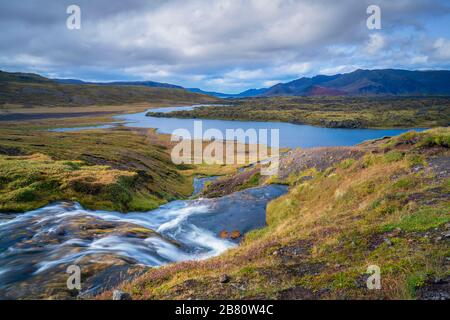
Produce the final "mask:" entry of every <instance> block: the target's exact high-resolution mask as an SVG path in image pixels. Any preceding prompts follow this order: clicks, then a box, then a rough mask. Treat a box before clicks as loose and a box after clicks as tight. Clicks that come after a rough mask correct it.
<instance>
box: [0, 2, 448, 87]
mask: <svg viewBox="0 0 450 320" xmlns="http://www.w3.org/2000/svg"><path fill="white" fill-rule="evenodd" d="M69 5H78V6H79V7H80V9H81V29H68V28H67V24H66V21H67V19H68V18H69V14H67V12H66V11H67V7H68V6H69ZM369 5H377V6H379V8H380V10H381V29H379V30H370V29H369V28H368V27H367V24H366V21H367V19H368V18H369V14H367V8H368V6H369ZM449 26H450V1H448V0H442V1H441V0H396V1H392V0H378V1H376V0H367V1H366V0H339V1H336V0H333V1H331V0H330V1H329V0H326V1H325V0H127V1H119V0H70V1H66V0H21V1H0V30H2V31H1V33H0V70H4V71H20V72H34V73H39V74H42V75H44V76H48V77H51V78H75V79H82V80H86V81H117V80H127V81H128V80H129V81H131V80H153V81H159V82H167V83H172V84H177V85H181V86H184V87H188V88H201V89H203V90H210V91H218V92H225V93H237V92H241V91H244V90H246V89H250V88H261V87H268V86H271V85H274V84H276V83H279V82H286V81H290V80H294V79H297V78H300V77H303V76H314V75H317V74H336V73H345V72H351V71H353V70H356V69H359V68H362V69H380V68H397V69H409V70H424V69H434V70H436V69H450V27H449Z"/></svg>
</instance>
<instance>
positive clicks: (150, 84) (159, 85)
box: [52, 79, 184, 89]
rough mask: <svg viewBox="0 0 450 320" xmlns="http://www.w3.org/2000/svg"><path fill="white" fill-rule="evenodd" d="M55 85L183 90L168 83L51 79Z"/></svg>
mask: <svg viewBox="0 0 450 320" xmlns="http://www.w3.org/2000/svg"><path fill="white" fill-rule="evenodd" d="M52 80H53V81H55V82H57V83H62V84H94V85H99V86H142V87H150V88H172V89H184V88H183V87H181V86H177V85H174V84H170V83H162V82H156V81H113V82H87V81H82V80H77V79H52Z"/></svg>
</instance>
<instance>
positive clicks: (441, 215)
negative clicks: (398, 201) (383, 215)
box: [384, 206, 450, 231]
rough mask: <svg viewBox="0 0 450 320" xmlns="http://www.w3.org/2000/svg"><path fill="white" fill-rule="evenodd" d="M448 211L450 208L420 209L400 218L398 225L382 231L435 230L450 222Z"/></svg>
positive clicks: (389, 225)
mask: <svg viewBox="0 0 450 320" xmlns="http://www.w3.org/2000/svg"><path fill="white" fill-rule="evenodd" d="M449 210H450V206H448V207H444V208H432V207H426V208H422V209H420V210H418V211H416V212H414V213H412V214H410V215H406V216H404V217H402V218H401V220H400V221H399V222H398V223H393V224H388V225H386V226H385V227H384V230H387V231H390V230H393V229H395V228H401V229H402V230H405V231H426V230H429V229H431V228H436V227H439V226H440V225H442V224H444V223H446V222H449V221H450V216H449V214H448V212H449Z"/></svg>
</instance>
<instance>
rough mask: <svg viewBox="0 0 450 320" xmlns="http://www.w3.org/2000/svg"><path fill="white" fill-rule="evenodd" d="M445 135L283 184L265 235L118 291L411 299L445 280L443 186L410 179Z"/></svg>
mask: <svg viewBox="0 0 450 320" xmlns="http://www.w3.org/2000/svg"><path fill="white" fill-rule="evenodd" d="M449 132H450V130H449V129H448V128H445V129H437V130H430V131H427V132H424V133H415V134H413V135H414V140H413V141H412V142H410V143H408V144H404V143H402V142H404V141H411V140H410V137H408V135H412V134H410V133H408V134H406V135H403V136H400V137H395V138H392V139H388V140H383V141H379V142H376V143H375V145H371V148H368V147H364V146H363V147H361V148H362V150H365V152H366V153H367V154H366V156H365V157H361V158H358V159H351V160H345V161H344V162H341V163H339V164H336V165H333V166H332V167H330V168H328V169H326V170H323V171H315V170H309V172H308V176H311V177H312V178H311V179H309V180H307V181H304V180H302V179H299V178H297V179H296V178H294V177H289V180H290V181H289V182H290V185H291V186H290V190H289V193H288V194H286V195H285V196H282V197H280V198H278V199H276V200H274V201H272V202H271V203H270V204H269V205H268V207H267V218H266V219H267V227H265V228H263V229H260V230H255V231H252V232H250V233H249V234H247V235H246V236H245V239H244V241H243V242H242V244H241V245H240V246H239V247H237V248H234V249H231V250H228V251H227V252H225V253H224V254H223V255H221V256H219V257H215V258H212V259H208V260H205V261H190V262H183V263H176V264H172V265H168V266H165V267H162V268H158V269H154V270H150V271H149V272H147V273H146V274H144V275H142V276H140V277H138V278H137V279H135V280H133V281H131V282H129V283H124V284H123V285H122V286H121V289H122V290H125V291H127V292H129V293H131V294H132V295H133V298H134V299H186V298H197V299H202V298H203V299H214V298H218V299H253V298H258V299H261V298H263V299H264V298H290V299H292V298H296V299H305V298H321V299H333V298H338V299H346V298H347V299H348V298H353V299H415V298H417V297H418V295H419V294H420V289H421V288H424V287H425V286H426V285H427V281H428V280H429V279H433V278H439V277H445V276H448V275H449V272H448V267H447V265H446V258H448V256H449V251H448V243H446V242H445V240H442V239H441V240H437V237H438V236H440V234H441V233H442V232H443V231H445V230H448V222H449V221H450V220H449V217H450V216H449V209H450V208H449V206H448V201H447V198H446V197H445V196H444V195H445V194H446V193H448V190H449V180H448V178H443V177H439V176H438V173H439V172H436V171H434V170H433V169H432V168H431V167H428V166H425V167H424V168H423V169H422V170H420V171H416V170H412V168H411V161H410V159H411V158H414V157H418V158H421V159H422V160H423V163H428V162H430V161H432V160H433V159H434V158H436V157H438V158H443V159H448V157H449V156H450V152H449V150H448V147H447V146H446V144H445V143H442V142H441V141H445V137H446V136H447V135H448V134H449ZM442 138H444V139H442ZM427 141H434V143H433V145H432V146H430V144H429V143H428V142H427ZM387 146H390V147H387ZM405 146H406V147H405ZM397 152H398V153H397ZM400 154H402V155H404V156H400ZM367 159H370V161H369V162H368V161H367ZM300 175H302V173H300V174H299V176H300ZM430 201H431V202H430ZM386 239H388V240H386ZM370 265H378V266H379V267H380V268H381V275H382V280H381V281H382V288H381V290H368V289H367V288H366V284H365V281H366V278H367V273H366V271H367V268H368V266H370ZM221 274H228V275H229V276H230V277H231V281H230V284H225V285H224V284H220V283H219V280H218V279H219V276H220V275H221ZM239 288H241V289H239ZM110 294H111V293H110V292H106V293H104V294H103V295H101V296H99V298H109V297H110Z"/></svg>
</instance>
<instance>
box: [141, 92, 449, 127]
mask: <svg viewBox="0 0 450 320" xmlns="http://www.w3.org/2000/svg"><path fill="white" fill-rule="evenodd" d="M229 103H230V104H232V106H231V107H204V108H196V109H193V110H183V111H175V112H172V113H168V114H167V113H158V112H151V111H150V112H149V114H148V116H152V117H165V118H167V117H172V118H183V119H185V118H189V119H192V118H195V119H222V120H241V121H267V122H270V121H272V122H287V123H293V124H309V125H313V126H318V127H326V128H350V129H357V128H383V129H384V128H433V127H437V126H448V125H449V123H450V98H449V97H439V96H437V97H317V98H314V97H274V98H250V99H239V100H230V102H229Z"/></svg>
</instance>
